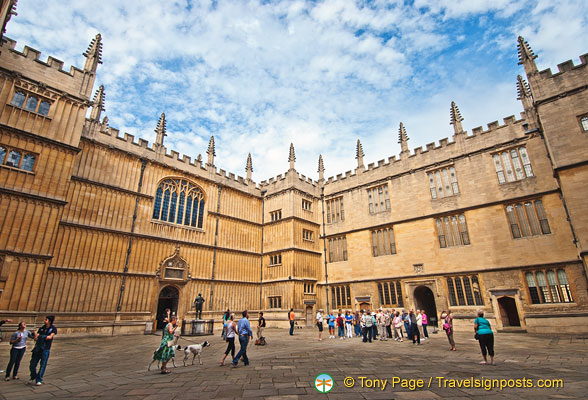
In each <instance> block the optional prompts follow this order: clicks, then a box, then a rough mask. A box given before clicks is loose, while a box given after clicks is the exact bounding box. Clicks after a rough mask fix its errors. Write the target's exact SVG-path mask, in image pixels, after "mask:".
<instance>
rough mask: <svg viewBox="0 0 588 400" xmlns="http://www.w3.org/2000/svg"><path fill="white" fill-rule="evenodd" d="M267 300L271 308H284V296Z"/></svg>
mask: <svg viewBox="0 0 588 400" xmlns="http://www.w3.org/2000/svg"><path fill="white" fill-rule="evenodd" d="M267 299H268V303H269V308H282V296H270V297H268V298H267Z"/></svg>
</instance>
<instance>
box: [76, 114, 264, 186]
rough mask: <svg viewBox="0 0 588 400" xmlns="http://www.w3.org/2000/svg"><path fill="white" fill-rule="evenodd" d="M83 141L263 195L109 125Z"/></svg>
mask: <svg viewBox="0 0 588 400" xmlns="http://www.w3.org/2000/svg"><path fill="white" fill-rule="evenodd" d="M160 122H161V118H160ZM86 123H89V120H86ZM160 125H161V123H160ZM83 138H85V139H86V140H90V141H93V142H96V143H98V144H101V145H103V146H107V147H109V148H111V149H113V150H118V151H122V152H125V153H128V154H131V155H134V156H136V157H138V158H140V159H146V160H149V161H151V162H153V163H161V164H164V165H166V166H167V167H171V168H174V169H176V170H178V171H181V172H183V173H186V174H189V175H193V176H195V177H198V178H202V179H205V180H209V181H213V182H215V183H217V184H220V185H223V186H227V187H230V188H232V189H235V190H238V191H240V192H246V193H248V194H250V195H252V196H260V195H261V191H260V188H258V187H257V186H256V184H255V182H253V181H252V180H250V179H246V178H243V177H242V176H238V175H235V174H234V173H232V172H227V171H225V170H224V169H218V170H217V168H216V167H215V166H214V165H206V164H204V163H203V162H202V158H201V157H197V158H195V159H193V158H192V157H190V156H188V155H185V154H180V153H178V152H177V151H175V150H169V149H167V148H166V147H165V146H163V144H162V145H158V144H157V143H149V142H148V141H147V140H145V139H143V138H138V139H137V140H136V139H135V136H134V135H131V134H129V133H126V132H124V133H122V134H121V132H120V131H119V130H118V129H116V128H112V127H109V126H108V125H107V124H102V125H100V128H99V131H98V132H97V133H94V134H93V135H89V134H87V132H84V134H83Z"/></svg>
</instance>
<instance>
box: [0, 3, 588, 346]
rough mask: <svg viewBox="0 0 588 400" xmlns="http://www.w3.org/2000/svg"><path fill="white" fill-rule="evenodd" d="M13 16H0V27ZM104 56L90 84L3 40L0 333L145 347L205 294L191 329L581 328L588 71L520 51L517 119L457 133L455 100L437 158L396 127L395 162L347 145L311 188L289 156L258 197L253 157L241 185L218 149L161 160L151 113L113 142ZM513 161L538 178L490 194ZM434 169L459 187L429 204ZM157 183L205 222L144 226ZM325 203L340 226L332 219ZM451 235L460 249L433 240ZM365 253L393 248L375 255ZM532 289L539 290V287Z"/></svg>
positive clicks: (92, 52)
mask: <svg viewBox="0 0 588 400" xmlns="http://www.w3.org/2000/svg"><path fill="white" fill-rule="evenodd" d="M13 4H14V2H12V1H1V2H0V5H1V7H0V11H1V12H2V13H3V14H2V15H4V24H5V23H6V21H7V18H6V15H9V14H10V11H11V10H12V7H13ZM7 13H8V14H7ZM101 48H102V39H101V37H100V35H98V36H96V37H95V38H94V39H93V40H92V42H91V44H90V46H89V48H88V50H87V51H86V53H85V56H86V60H87V61H86V64H85V66H84V68H83V69H78V68H75V67H72V68H71V69H70V70H69V71H64V70H63V69H62V67H63V63H62V62H60V61H59V60H56V59H53V58H51V57H49V59H48V61H47V62H45V61H41V60H40V53H39V52H38V51H36V50H34V49H31V48H28V47H25V48H24V50H23V51H22V52H20V51H18V50H15V42H14V41H12V40H10V39H7V38H4V42H3V44H2V47H1V48H0V154H2V153H1V151H2V149H4V154H2V157H3V158H2V160H1V162H0V164H1V165H0V318H4V317H8V318H12V319H13V320H15V321H18V320H25V321H27V322H28V323H39V321H42V319H43V317H44V315H46V314H54V315H56V317H57V321H58V325H59V327H60V332H63V333H64V334H69V335H76V334H127V333H138V332H142V331H143V330H144V329H145V328H146V326H147V325H150V324H151V323H153V322H154V321H156V320H157V319H158V318H160V316H161V313H162V311H163V309H164V308H165V307H170V308H172V310H173V311H174V312H176V313H177V314H178V315H179V316H180V318H181V319H193V318H194V317H195V314H194V309H193V301H194V299H195V297H196V296H197V295H198V294H201V295H202V296H203V297H204V298H205V303H204V307H203V309H204V313H203V317H204V318H214V319H217V320H219V319H220V316H221V314H222V313H223V312H224V311H225V310H227V309H230V310H231V311H235V312H238V311H240V310H243V309H249V310H250V311H252V312H254V313H255V312H257V311H264V313H265V317H266V318H267V320H268V324H269V325H270V326H286V325H287V320H286V315H287V314H286V313H287V311H288V310H289V309H290V308H293V309H294V311H295V312H296V315H297V319H298V324H299V325H301V326H313V322H314V314H315V313H316V311H317V310H318V309H321V308H322V309H331V310H333V309H339V308H341V309H349V310H353V311H357V310H359V309H362V308H363V309H365V308H369V309H376V308H379V307H384V308H388V309H391V308H396V309H409V308H417V307H421V308H425V309H426V311H427V313H428V315H429V318H430V319H433V323H435V322H434V319H436V318H438V316H439V314H440V312H441V311H442V310H446V309H448V308H451V309H452V310H453V314H454V316H455V317H456V327H457V328H458V329H460V326H465V325H466V324H470V323H471V320H472V319H473V318H475V314H476V311H477V310H478V309H483V310H485V311H486V316H487V317H489V319H490V320H491V321H492V324H493V325H494V326H495V327H496V328H497V329H498V330H521V331H524V330H526V331H531V332H550V331H552V329H553V327H554V326H557V327H558V331H559V332H562V331H568V332H578V331H584V332H586V331H587V330H588V328H586V327H587V326H588V324H587V322H588V292H587V290H588V278H587V275H586V263H587V260H586V256H587V254H588V250H587V249H588V217H587V216H588V209H587V208H588V205H587V204H588V202H586V200H585V199H586V197H587V195H588V189H587V187H586V182H588V146H587V144H588V143H587V141H588V132H585V131H583V129H582V126H581V124H579V122H578V121H579V119H578V118H579V117H581V116H582V115H585V114H588V94H587V93H588V92H587V91H586V88H587V86H586V83H587V81H588V68H587V64H588V59H587V56H582V57H581V60H582V63H581V64H579V65H576V66H574V65H573V64H571V62H566V63H564V64H561V65H560V66H559V69H560V71H559V72H558V73H556V74H552V73H551V72H550V71H541V72H539V71H537V68H536V66H535V63H534V55H533V53H532V51H531V50H530V47H529V45H528V44H527V43H526V42H524V40H523V39H522V38H519V59H520V61H521V64H523V66H524V68H525V71H526V74H527V79H528V81H529V83H528V84H527V82H526V81H525V80H524V79H523V78H521V77H519V79H518V80H517V85H518V88H519V98H520V99H521V101H522V104H523V109H524V112H523V113H522V114H521V117H520V118H519V119H517V118H516V117H514V116H510V117H507V118H504V120H503V123H498V122H491V123H489V124H488V127H487V129H483V128H481V127H479V128H474V129H473V130H472V131H471V132H466V131H464V129H463V126H462V120H463V119H464V118H463V117H462V115H461V113H460V112H459V108H458V106H457V105H456V104H455V103H453V102H451V107H450V110H449V111H450V122H451V124H452V125H453V128H454V135H453V136H452V137H451V138H445V139H441V140H440V141H439V144H435V143H431V144H429V145H427V146H426V148H425V149H422V148H417V149H414V150H413V151H410V150H409V148H408V145H407V140H408V137H409V136H410V129H409V127H405V126H404V125H403V124H400V129H399V143H400V145H401V153H400V154H399V156H398V157H396V156H392V157H390V158H389V159H387V160H381V161H378V162H377V163H368V164H367V167H366V165H365V164H364V158H366V155H365V153H364V150H363V148H362V146H361V143H360V142H359V141H358V142H357V144H356V155H357V157H356V158H357V167H356V169H354V170H353V171H349V172H346V173H345V174H339V175H337V176H336V177H332V178H328V179H325V177H324V162H323V159H322V156H321V157H320V158H319V169H318V172H319V180H318V181H314V180H312V179H310V178H307V177H306V176H304V175H301V174H299V173H298V172H297V171H296V169H295V161H296V157H295V149H294V145H291V147H290V151H289V156H288V160H287V161H288V162H289V169H288V171H287V172H286V173H285V174H283V175H279V176H277V177H274V178H271V179H269V180H267V181H262V182H259V183H256V182H253V181H252V179H251V171H252V163H253V162H252V159H251V157H248V159H247V162H246V172H247V174H246V177H245V178H243V177H240V176H235V175H234V174H233V173H227V172H226V171H224V170H222V169H219V168H217V166H216V163H217V162H219V161H222V160H215V142H214V138H211V140H210V143H209V146H208V150H207V154H206V156H205V157H206V160H204V159H202V158H201V157H197V158H195V159H193V158H191V157H189V156H186V155H182V156H180V154H179V153H177V152H176V151H174V150H172V149H168V148H166V146H165V137H166V132H165V125H166V120H165V115H164V114H162V115H161V118H160V119H159V122H158V124H157V127H156V128H155V129H156V133H157V139H156V142H155V143H153V144H150V143H148V142H147V141H145V140H143V139H137V140H136V139H135V138H134V137H133V136H132V135H129V134H127V133H124V134H120V132H119V131H118V130H117V129H115V128H113V127H110V126H109V125H108V119H107V117H105V116H103V115H102V114H103V112H104V109H105V105H104V91H105V88H104V87H100V88H97V89H96V93H95V95H94V97H91V94H92V92H93V91H94V90H95V88H94V87H93V86H94V81H95V78H96V73H97V71H98V70H97V67H98V64H100V63H101V59H100V52H101ZM106 68H108V66H106ZM513 81H514V79H513ZM17 93H20V94H18V95H17ZM15 96H17V97H18V96H21V97H22V96H24V98H26V99H28V98H29V97H34V98H36V99H38V101H44V102H46V103H48V104H49V109H48V111H47V112H45V111H41V109H39V108H34V107H33V106H32V105H29V103H26V102H24V103H22V104H19V103H18V101H16V100H15ZM88 109H90V112H89V117H86V115H88ZM520 149H524V150H523V152H524V151H525V150H526V154H528V158H529V161H530V168H531V169H532V173H531V172H525V173H524V175H521V176H522V177H521V176H518V177H517V178H516V179H514V180H512V181H511V180H509V181H508V182H506V183H500V182H499V178H498V175H497V170H496V169H495V163H496V160H495V158H494V157H495V155H499V157H512V156H508V154H513V153H511V151H515V153H516V152H519V153H516V154H523V153H521V152H520V151H521V150H520ZM12 151H16V152H19V154H21V158H22V156H23V155H24V154H28V155H30V156H33V157H34V163H33V164H32V168H28V167H26V166H25V165H24V164H22V163H21V162H20V161H19V162H17V163H16V164H15V162H14V160H13V159H12V158H11V159H10V160H13V161H9V157H16V155H14V154H13V155H10V154H8V153H10V152H12ZM327 162H328V160H327ZM515 167H516V165H515ZM447 171H451V172H454V173H455V176H454V180H455V182H454V183H455V184H456V186H455V187H452V188H451V189H448V188H442V189H443V191H444V194H445V192H446V191H447V192H448V193H447V194H449V195H447V196H444V195H443V196H441V195H439V193H440V192H438V193H437V196H432V195H431V187H430V180H429V179H430V176H431V175H430V174H432V176H436V175H435V174H436V173H437V172H439V173H443V172H447ZM505 173H506V172H505ZM519 173H520V172H519ZM513 174H514V172H513ZM164 180H172V181H177V182H187V183H189V184H190V185H192V186H193V187H196V188H198V190H200V192H201V193H202V199H203V202H204V206H203V208H202V211H203V214H202V216H203V217H202V225H199V224H190V223H187V222H186V221H187V220H182V221H180V222H179V223H177V221H176V222H174V223H171V222H168V221H167V219H169V218H167V216H166V217H165V218H163V217H154V208H155V207H160V206H161V204H160V205H156V202H157V201H158V200H157V190H158V187H160V185H161V183H162V182H163V181H164ZM433 183H434V186H435V190H436V191H437V190H438V187H437V186H438V183H437V181H435V180H434V182H433ZM443 184H444V183H443ZM443 184H442V185H441V186H443ZM162 196H163V195H162ZM169 196H170V197H168V200H167V201H168V203H165V201H166V200H165V196H164V197H162V198H163V199H164V200H162V202H163V204H166V205H169V204H170V203H169V202H172V200H171V194H170V195H169ZM178 196H179V195H178ZM380 196H381V197H380ZM376 197H377V200H376ZM334 199H338V200H337V201H336V204H337V210H338V212H339V215H338V216H337V217H336V218H326V217H325V216H324V213H326V212H328V210H327V208H326V205H325V204H326V203H327V202H329V201H330V200H334ZM176 201H181V202H182V201H183V200H178V199H176ZM375 201H378V206H377V207H376V206H375V205H374V204H373V203H374V202H375ZM537 201H539V202H537ZM370 203H372V207H370ZM174 204H175V203H174ZM185 204H187V203H183V202H182V203H181V206H180V207H181V208H177V210H178V211H177V212H178V213H179V212H180V210H181V212H185V210H186V208H185V207H186V205H185ZM330 204H335V202H331V203H330ZM516 205H520V207H519V209H516ZM511 206H513V207H515V209H516V210H517V211H516V212H517V213H519V214H516V215H517V217H516V218H522V216H523V215H533V213H535V214H534V215H535V216H536V217H537V223H539V220H541V221H540V222H541V225H540V226H539V225H537V226H536V227H534V228H533V229H534V231H533V233H534V234H533V235H522V236H523V237H520V238H519V237H516V235H515V234H514V233H513V232H514V231H513V229H515V228H513V227H512V225H511V223H512V220H511V219H509V218H510V217H512V215H514V214H510V213H509V210H510V207H511ZM542 209H543V210H544V216H543V211H542ZM341 210H343V211H342V212H341ZM532 210H536V211H532ZM525 213H531V214H525ZM452 217H455V221H456V222H455V224H456V225H453V222H452ZM446 218H447V219H446ZM438 221H439V222H438ZM445 221H448V222H447V224H448V225H445ZM458 221H461V224H462V225H458ZM520 221H521V220H520V219H519V224H521V223H522V222H520ZM438 223H441V225H438ZM452 229H455V231H452ZM529 229H531V228H529ZM447 230H449V232H454V233H455V232H459V235H460V239H459V240H458V243H457V244H454V245H451V243H450V241H449V239H448V238H447V237H445V238H444V239H442V238H440V235H445V236H447V234H448V233H447V232H448V231H447ZM519 230H524V229H523V227H521V226H519ZM378 231H381V232H382V231H385V232H387V234H390V235H392V236H391V237H392V241H393V243H392V244H393V249H392V248H391V247H390V246H391V243H390V239H389V238H390V236H389V237H388V239H386V240H387V241H386V242H383V241H382V242H381V243H374V239H373V238H374V237H375V238H376V242H377V237H378V236H377V235H378ZM374 232H375V233H374ZM334 238H340V239H341V240H339V241H338V242H337V243H338V244H339V246H340V247H338V249H337V251H338V252H339V253H337V256H336V257H333V256H331V253H332V252H333V251H334V249H332V248H330V246H329V244H328V241H329V239H334ZM343 238H344V240H343ZM382 240H384V239H382ZM456 240H457V239H456ZM442 244H447V246H446V247H445V246H442ZM374 246H375V247H376V248H378V246H380V247H379V248H380V249H384V246H388V248H387V250H385V251H384V250H379V252H380V253H378V255H377V256H375V255H374ZM548 271H552V272H551V273H548ZM542 274H543V275H542ZM562 274H563V275H562ZM531 275H532V276H535V277H538V278H537V279H539V280H540V279H541V276H545V277H546V279H545V284H544V285H543V283H542V282H539V284H538V285H537V287H533V286H532V285H530V284H529V279H530V278H529V276H531ZM554 276H557V279H558V280H557V285H554V284H553V279H555V278H553V277H554ZM564 277H565V279H564ZM390 290H392V292H393V293H390ZM535 290H536V291H535ZM544 290H545V291H544ZM564 292H565V296H564V295H563V293H564ZM534 296H537V297H536V298H535V297H534ZM566 296H568V297H566ZM546 299H553V300H552V301H546ZM538 303H539V304H538ZM468 329H469V328H468ZM9 331H10V328H8V329H6V330H5V332H9Z"/></svg>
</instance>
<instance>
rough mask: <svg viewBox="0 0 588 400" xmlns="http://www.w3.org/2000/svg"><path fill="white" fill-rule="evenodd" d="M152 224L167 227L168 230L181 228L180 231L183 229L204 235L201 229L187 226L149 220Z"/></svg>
mask: <svg viewBox="0 0 588 400" xmlns="http://www.w3.org/2000/svg"><path fill="white" fill-rule="evenodd" d="M151 223H152V224H155V225H162V226H169V227H170V228H181V229H185V230H188V231H194V232H199V233H204V229H202V228H196V227H193V226H187V225H180V224H174V223H172V222H165V221H158V220H154V219H152V220H151Z"/></svg>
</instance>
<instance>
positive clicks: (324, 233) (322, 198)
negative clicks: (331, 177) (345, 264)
mask: <svg viewBox="0 0 588 400" xmlns="http://www.w3.org/2000/svg"><path fill="white" fill-rule="evenodd" d="M321 205H322V209H323V253H324V255H325V290H326V292H327V309H326V311H327V312H329V273H328V271H327V230H326V225H325V188H324V186H323V187H321Z"/></svg>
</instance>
